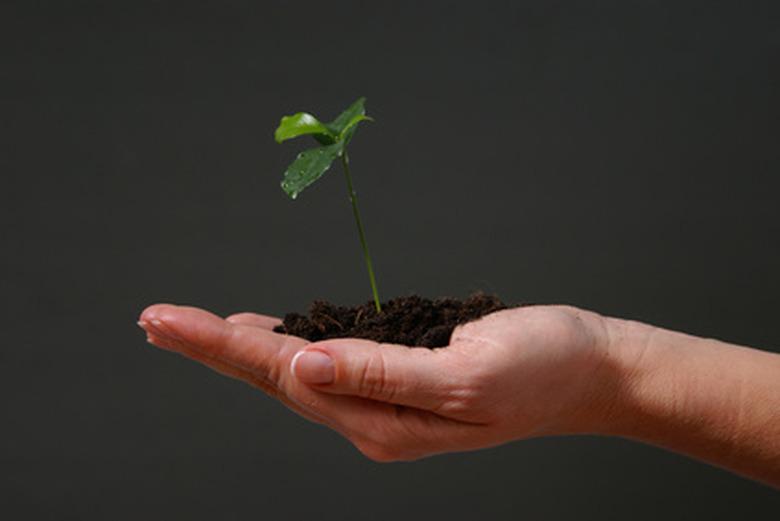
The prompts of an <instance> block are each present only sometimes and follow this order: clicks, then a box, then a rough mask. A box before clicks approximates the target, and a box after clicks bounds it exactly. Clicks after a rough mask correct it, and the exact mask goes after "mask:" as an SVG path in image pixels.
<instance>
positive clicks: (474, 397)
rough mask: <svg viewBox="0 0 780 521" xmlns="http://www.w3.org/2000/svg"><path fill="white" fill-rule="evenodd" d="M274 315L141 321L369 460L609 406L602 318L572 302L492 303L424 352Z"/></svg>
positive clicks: (173, 313)
mask: <svg viewBox="0 0 780 521" xmlns="http://www.w3.org/2000/svg"><path fill="white" fill-rule="evenodd" d="M278 323H279V320H278V319H275V318H272V317H267V316H263V315H255V314H250V313H242V314H238V315H233V316H231V317H229V318H228V319H227V320H223V319H221V318H219V317H217V316H215V315H213V314H211V313H208V312H206V311H203V310H200V309H196V308H189V307H180V306H173V305H168V304H160V305H155V306H151V307H149V308H147V309H146V310H145V311H144V312H143V314H142V315H141V319H140V322H139V324H140V325H141V326H142V327H143V328H144V329H145V330H146V331H147V333H148V336H149V341H150V342H152V343H153V344H155V345H157V346H159V347H162V348H164V349H169V350H172V351H176V352H178V353H180V354H183V355H185V356H187V357H189V358H192V359H194V360H196V361H199V362H201V363H203V364H205V365H207V366H209V367H211V368H212V369H215V370H217V371H219V372H221V373H223V374H226V375H229V376H232V377H235V378H239V379H242V380H244V381H246V382H248V383H250V384H252V385H254V386H256V387H258V388H260V389H262V390H263V391H265V392H267V393H268V394H270V395H271V396H274V397H276V398H277V399H279V400H281V401H282V402H283V403H285V404H286V405H287V406H288V407H290V408H291V409H293V410H294V411H296V412H298V413H299V414H301V415H303V416H304V417H306V418H308V419H310V420H312V421H316V422H319V423H323V424H325V425H327V426H329V427H331V428H333V429H335V430H337V431H338V432H340V433H341V434H342V435H344V436H345V437H346V438H347V439H349V440H350V441H351V442H352V443H353V444H354V445H355V446H356V447H357V448H358V449H359V450H361V452H363V453H364V454H365V455H367V456H368V457H369V458H371V459H374V460H377V461H392V460H409V459H416V458H420V457H424V456H427V455H431V454H435V453H441V452H450V451H462V450H470V449H477V448H481V447H488V446H493V445H498V444H501V443H505V442H508V441H512V440H516V439H522V438H529V437H534V436H542V435H557V434H569V433H579V432H594V431H597V430H598V429H599V426H600V422H602V421H603V419H604V416H605V415H606V414H607V412H608V409H609V402H610V389H611V385H610V383H611V378H612V376H611V374H610V363H609V334H608V331H607V326H606V322H605V319H604V318H603V317H601V316H599V315H596V314H594V313H590V312H586V311H583V310H579V309H576V308H572V307H566V306H529V307H523V308H516V309H509V310H504V311H499V312H497V313H493V314H491V315H488V316H486V317H483V318H482V319H480V320H477V321H474V322H471V323H468V324H465V325H463V326H460V327H458V328H456V330H455V331H454V332H453V334H452V337H451V342H450V345H449V346H448V347H446V348H439V349H433V350H430V349H427V348H409V347H406V346H398V345H387V344H383V345H380V344H377V343H375V342H371V341H368V340H360V339H333V340H326V341H322V342H317V343H309V342H307V341H306V340H303V339H301V338H297V337H293V336H288V335H283V334H278V333H274V332H273V331H272V328H273V326H275V325H276V324H278Z"/></svg>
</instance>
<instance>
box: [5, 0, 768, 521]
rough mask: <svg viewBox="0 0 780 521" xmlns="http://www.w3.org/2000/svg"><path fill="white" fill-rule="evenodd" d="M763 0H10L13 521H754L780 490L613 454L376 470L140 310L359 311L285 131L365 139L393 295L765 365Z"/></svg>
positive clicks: (587, 452)
mask: <svg viewBox="0 0 780 521" xmlns="http://www.w3.org/2000/svg"><path fill="white" fill-rule="evenodd" d="M779 5H780V4H778V3H777V2H770V1H767V2H736V1H734V2H713V1H708V2H704V1H701V2H654V1H626V0H619V1H609V2H560V1H550V0H539V1H513V2H479V3H473V2H468V3H467V2H453V3H423V2H397V1H396V2H381V3H380V2H318V3H315V2H303V1H298V2H266V1H263V2H260V1H257V2H212V3H209V4H204V3H199V2H183V3H179V4H173V3H169V2H11V3H9V2H3V3H2V7H0V143H1V144H0V172H2V185H0V186H1V188H0V204H2V206H1V208H2V210H0V212H2V214H1V215H2V221H1V222H2V225H1V226H2V230H3V235H2V256H0V268H2V270H1V271H0V273H2V275H1V277H2V278H1V279H0V282H1V283H2V287H1V288H0V289H2V295H3V313H2V317H3V318H2V322H3V331H4V338H3V342H2V347H1V348H0V370H1V371H2V378H0V407H1V409H2V417H3V420H2V424H1V425H2V426H1V427H0V512H2V513H3V514H2V516H3V517H4V518H5V517H6V515H7V514H12V515H8V519H112V520H121V519H238V518H246V519H250V518H263V519H282V518H284V519H313V518H317V519H339V520H351V519H355V520H374V519H376V520H384V519H388V520H390V519H401V518H404V519H423V518H449V519H523V518H529V519H634V520H640V519H648V520H650V519H652V520H657V519H709V520H712V519H745V518H749V519H755V518H757V515H758V513H759V512H762V511H763V512H764V515H766V513H767V512H771V511H772V510H774V511H775V513H777V511H778V510H780V509H778V507H780V495H778V494H777V493H776V492H773V491H771V490H770V489H768V488H765V487H762V486H760V485H757V484H754V483H751V482H749V481H746V480H743V479H740V478H738V477H735V476H733V475H730V474H728V473H726V472H723V471H720V470H717V469H713V468H711V467H708V466H706V465H704V464H700V463H697V462H694V461H690V460H688V459H686V458H683V457H680V456H677V455H674V454H670V453H667V452H663V451H660V450H657V449H654V448H651V447H647V446H640V445H638V444H634V443H630V442H627V441H622V440H616V439H592V438H571V439H546V440H534V441H528V442H523V443H515V444H511V445H508V446H504V447H501V448H497V449H491V450H486V451H480V452H477V453H471V454H461V455H449V456H441V457H436V458H433V459H429V460H425V461H422V462H417V463H408V464H406V463H405V464H392V465H379V464H375V463H372V462H370V461H368V460H366V459H364V458H363V457H362V456H360V455H359V454H358V453H357V452H356V451H355V450H354V449H353V448H352V447H351V446H350V445H349V444H348V443H347V442H346V441H344V440H342V439H340V438H339V437H338V436H337V435H335V434H333V433H331V432H329V431H327V430H326V429H324V428H321V427H318V426H315V425H311V424H309V423H307V422H305V421H304V420H302V419H299V418H297V417H296V416H294V415H293V414H291V413H289V412H288V411H286V410H285V409H284V408H283V407H282V406H280V405H278V404H277V403H275V402H274V401H272V400H271V399H269V398H266V397H265V396H263V395H261V393H259V392H258V391H256V390H254V389H252V388H250V387H248V386H246V385H244V384H242V383H239V382H235V381H231V380H228V379H225V378H223V377H220V376H218V375H216V374H214V373H212V372H210V371H209V370H207V369H205V368H202V367H200V366H198V365H195V364H193V363H190V362H188V361H186V360H184V359H181V358H179V357H177V356H174V355H171V354H167V353H164V352H161V351H158V350H155V349H151V348H149V347H147V345H146V344H145V343H144V337H143V335H142V334H141V332H140V331H139V330H137V329H136V326H135V320H136V317H137V315H138V313H139V312H140V311H141V309H142V308H143V307H144V306H146V305H147V304H150V303H153V302H158V301H173V302H178V303H190V304H196V305H201V306H204V307H207V308H210V309H212V310H214V311H216V312H218V313H222V314H227V313H231V312H235V311H239V310H262V311H264V312H269V313H275V314H283V313H284V312H286V311H291V310H301V309H304V308H305V307H306V306H307V304H308V302H309V301H310V300H311V299H314V298H322V297H327V298H330V299H333V300H336V301H341V302H344V303H357V302H360V301H363V300H367V299H368V298H369V292H368V284H367V281H366V276H365V273H364V271H363V266H362V260H361V257H360V253H359V247H358V243H357V240H356V237H355V231H354V224H353V222H352V215H351V213H350V209H349V206H348V203H347V200H346V197H345V192H344V186H343V179H342V177H341V174H340V173H338V172H337V174H338V175H329V176H327V177H326V178H325V179H324V180H323V181H322V182H321V183H319V184H318V185H317V186H316V187H314V188H312V189H311V190H310V191H307V192H306V193H304V194H303V196H302V197H301V198H300V199H299V200H298V201H296V202H291V201H290V200H288V199H287V198H286V197H285V196H284V194H283V193H282V191H281V190H280V189H279V185H278V183H279V179H280V174H281V172H282V171H283V169H284V167H285V166H286V163H287V162H288V161H289V160H290V159H291V158H292V157H293V156H294V154H295V152H296V151H297V150H298V145H297V144H286V145H284V146H279V145H276V144H275V143H274V142H273V140H272V131H273V129H274V127H275V125H276V123H277V122H278V119H279V117H280V116H281V115H283V114H286V113H290V112H293V111H297V110H303V109H306V110H311V111H315V112H316V113H318V114H322V115H323V117H325V118H330V117H333V116H335V115H336V114H337V112H338V111H339V110H340V109H342V108H343V107H345V106H346V105H347V104H348V103H349V102H351V101H352V100H353V99H354V98H356V97H357V96H360V95H365V96H367V97H368V108H369V112H370V113H371V115H373V116H374V117H375V118H376V123H374V124H370V125H365V126H364V127H363V128H361V130H360V132H359V133H358V135H357V137H356V139H355V141H354V146H353V147H352V160H353V166H354V175H355V181H356V184H357V188H358V190H359V193H360V196H361V198H362V200H361V202H362V206H363V211H364V219H365V223H366V226H367V231H368V235H369V239H370V243H371V247H372V249H373V253H374V257H375V262H376V268H377V271H378V279H379V284H380V290H381V292H382V294H383V295H384V296H386V297H389V296H393V295H402V294H408V293H412V292H418V293H421V294H425V295H430V296H437V295H453V296H465V295H466V294H468V293H469V292H470V291H472V290H475V289H483V290H487V291H491V292H496V293H498V294H499V295H501V296H502V297H504V298H505V299H507V300H509V301H531V302H547V303H559V302H565V303H571V304H575V305H578V306H582V307H586V308H590V309H593V310H596V311H599V312H602V313H607V314H614V315H619V316H625V317H631V318H635V319H639V320H645V321H649V322H652V323H656V324H660V325H664V326H667V327H670V328H675V329H680V330H684V331H687V332H691V333H694V334H700V335H707V336H712V337H717V338H721V339H725V340H729V341H733V342H738V343H744V344H748V345H755V346H761V347H763V348H766V349H773V348H774V349H776V348H778V346H780V333H778V318H777V312H778V304H780V297H778V295H779V294H780V270H778V264H779V261H780V240H779V239H778V237H779V236H780V233H779V232H780V225H779V223H780V209H778V205H777V189H778V181H777V176H778V167H780V154H779V153H778V150H779V148H778V138H780V103H779V102H780V95H779V92H780V90H779V89H780V81H779V80H780V67H779V65H780V31H779V30H778V28H779V27H780V17H779V16H778V15H779V14H780V8H778V6H779Z"/></svg>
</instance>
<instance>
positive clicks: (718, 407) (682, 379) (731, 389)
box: [600, 319, 739, 449]
mask: <svg viewBox="0 0 780 521" xmlns="http://www.w3.org/2000/svg"><path fill="white" fill-rule="evenodd" d="M607 321H608V324H609V325H608V331H609V338H610V346H609V350H608V352H609V357H610V365H611V367H612V373H613V374H612V381H611V382H610V386H611V390H612V392H611V396H612V398H611V400H610V404H609V409H608V411H609V414H608V415H606V416H605V417H604V419H603V424H602V428H601V432H600V433H601V434H606V435H612V436H620V437H624V438H629V439H634V440H638V441H643V442H648V443H652V444H656V445H661V446H667V447H670V448H671V447H675V448H685V449H688V447H681V445H687V444H688V443H691V442H692V443H693V444H696V443H706V444H711V443H713V442H714V441H715V440H716V439H718V440H720V442H721V443H722V442H724V441H726V440H728V439H730V438H732V437H733V436H734V434H735V433H734V432H733V430H732V429H733V427H734V425H733V424H732V423H731V422H729V421H723V420H724V418H723V416H724V414H727V411H735V410H737V408H738V404H736V403H734V402H735V400H736V399H737V394H738V393H737V391H738V384H739V382H738V381H736V380H735V376H737V375H738V374H739V371H738V370H737V367H733V366H727V365H724V364H723V363H722V362H721V357H720V356H719V354H721V355H722V354H723V352H724V351H728V350H730V346H728V345H727V344H723V343H722V342H718V341H714V340H709V339H703V338H697V337H694V336H690V335H686V334H683V333H678V332H674V331H669V330H665V329H662V328H658V327H654V326H650V325H647V324H642V323H639V322H634V321H629V320H621V319H608V320H607ZM716 419H717V421H718V423H717V424H716V423H714V422H715V421H716ZM678 438H686V441H685V442H682V441H681V440H680V439H678ZM692 440H695V441H692Z"/></svg>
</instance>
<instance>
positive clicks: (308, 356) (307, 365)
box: [290, 351, 336, 384]
mask: <svg viewBox="0 0 780 521" xmlns="http://www.w3.org/2000/svg"><path fill="white" fill-rule="evenodd" d="M290 371H291V372H292V374H293V375H295V377H296V378H298V380H300V381H302V382H303V383H307V384H329V383H331V382H333V379H334V377H335V375H336V370H335V367H334V365H333V359H332V358H331V357H330V356H328V355H327V354H325V353H323V352H322V351H300V352H299V353H298V354H296V355H295V356H294V357H293V359H292V363H291V364H290Z"/></svg>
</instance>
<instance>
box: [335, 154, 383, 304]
mask: <svg viewBox="0 0 780 521" xmlns="http://www.w3.org/2000/svg"><path fill="white" fill-rule="evenodd" d="M341 164H342V165H343V166H344V176H345V177H346V178H347V191H348V192H349V202H350V203H352V213H353V214H354V215H355V223H356V224H357V230H358V235H359V236H360V246H362V247H363V257H364V258H365V259H366V268H367V269H368V278H369V280H370V281H371V291H372V292H373V294H374V305H375V306H376V310H377V312H379V313H381V312H382V305H381V304H380V303H379V292H378V291H377V289H376V279H375V278H374V268H373V266H372V265H371V255H370V254H369V253H368V243H367V242H366V234H365V232H364V231H363V223H362V222H361V221H360V212H359V211H358V205H357V195H356V194H355V190H354V188H352V175H351V174H350V173H349V156H347V149H346V148H345V149H344V153H343V154H341Z"/></svg>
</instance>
